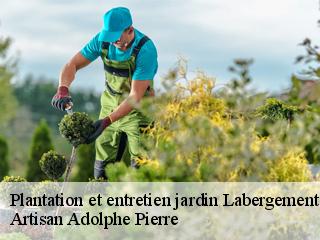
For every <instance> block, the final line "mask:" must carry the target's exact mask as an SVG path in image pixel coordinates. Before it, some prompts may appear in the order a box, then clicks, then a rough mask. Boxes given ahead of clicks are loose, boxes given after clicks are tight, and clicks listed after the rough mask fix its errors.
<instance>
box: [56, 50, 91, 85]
mask: <svg viewBox="0 0 320 240" xmlns="http://www.w3.org/2000/svg"><path fill="white" fill-rule="evenodd" d="M89 64H90V61H89V60H88V59H86V58H85V57H84V56H83V55H82V54H81V53H80V52H78V53H77V54H76V55H74V56H73V57H72V58H71V59H70V61H69V62H68V63H67V64H66V65H65V66H64V67H63V68H62V71H61V73H60V79H59V87H61V86H65V87H67V88H69V87H70V85H71V83H72V81H73V80H74V78H75V75H76V72H77V71H78V70H79V69H81V68H83V67H85V66H87V65H89Z"/></svg>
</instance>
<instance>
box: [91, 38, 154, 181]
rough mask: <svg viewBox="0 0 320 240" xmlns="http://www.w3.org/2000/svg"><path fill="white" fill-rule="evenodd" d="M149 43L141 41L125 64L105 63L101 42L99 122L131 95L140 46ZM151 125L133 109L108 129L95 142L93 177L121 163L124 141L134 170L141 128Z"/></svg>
mask: <svg viewBox="0 0 320 240" xmlns="http://www.w3.org/2000/svg"><path fill="white" fill-rule="evenodd" d="M148 40H149V38H148V37H147V36H144V37H143V38H141V39H140V41H139V43H138V44H137V46H136V47H134V49H133V51H132V55H131V57H130V58H129V59H128V60H126V61H114V60H110V59H108V57H107V56H108V49H109V45H110V43H107V42H104V43H103V44H102V56H101V57H102V60H103V65H104V70H105V78H106V82H105V85H106V89H105V91H104V92H103V93H102V96H101V112H100V116H99V119H102V118H105V117H106V116H108V115H109V114H110V113H111V112H112V111H113V110H115V109H116V108H117V107H118V106H119V105H120V104H121V103H122V101H123V100H124V99H125V98H126V97H127V96H128V94H129V93H130V89H131V80H132V75H133V72H134V70H135V63H136V57H137V56H138V53H139V51H140V49H141V47H142V46H143V44H144V43H145V42H147V41H148ZM152 89H153V81H151V83H150V87H149V88H148V91H153V90H152ZM148 91H147V92H148ZM146 95H148V93H146ZM150 123H151V121H150V120H149V119H148V118H147V117H145V116H144V115H143V114H142V113H141V112H139V111H137V110H136V109H134V110H132V111H131V112H130V113H129V114H128V115H126V116H124V117H123V118H121V119H119V120H118V121H116V122H114V123H112V124H111V125H110V126H109V127H107V128H106V129H105V130H104V131H103V133H102V134H101V135H100V136H99V137H98V138H97V140H96V159H97V160H96V163H95V177H96V178H99V177H101V172H102V171H103V172H104V168H105V166H106V164H108V163H111V162H115V161H119V160H120V159H121V156H122V153H123V151H124V146H125V144H124V141H125V140H126V139H127V142H126V143H127V146H126V147H127V149H128V151H129V154H130V160H131V165H132V166H136V161H135V160H136V159H137V158H139V157H141V156H142V152H141V150H142V149H141V128H142V127H145V126H147V125H149V124H150ZM124 134H125V135H126V137H125V135H124ZM99 171H100V174H99ZM103 174H104V173H103ZM102 177H103V176H102Z"/></svg>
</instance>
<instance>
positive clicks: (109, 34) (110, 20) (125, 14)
mask: <svg viewBox="0 0 320 240" xmlns="http://www.w3.org/2000/svg"><path fill="white" fill-rule="evenodd" d="M131 25H132V18H131V14H130V11H129V9H128V8H125V7H117V8H112V9H111V10H109V11H108V12H106V13H105V14H104V16H103V28H102V30H101V32H100V35H99V40H100V41H104V42H115V41H117V40H118V39H119V38H120V37H121V34H122V32H123V31H124V30H125V29H126V28H128V27H130V26H131Z"/></svg>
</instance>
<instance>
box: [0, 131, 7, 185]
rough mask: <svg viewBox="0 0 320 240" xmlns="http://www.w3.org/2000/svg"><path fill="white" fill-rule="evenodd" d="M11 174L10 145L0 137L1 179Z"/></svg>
mask: <svg viewBox="0 0 320 240" xmlns="http://www.w3.org/2000/svg"><path fill="white" fill-rule="evenodd" d="M8 173H9V162H8V144H7V142H6V140H5V139H4V138H1V137H0V179H3V177H4V176H6V175H8Z"/></svg>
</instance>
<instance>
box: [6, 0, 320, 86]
mask: <svg viewBox="0 0 320 240" xmlns="http://www.w3.org/2000/svg"><path fill="white" fill-rule="evenodd" d="M0 2H1V5H0V6H1V8H0V21H1V25H0V36H10V37H12V38H13V40H14V42H13V46H12V50H13V52H17V51H18V52H19V54H20V63H19V75H18V78H20V79H21V78H23V77H24V76H25V75H26V74H28V73H32V74H33V75H35V76H40V75H45V76H47V77H49V78H55V79H58V76H59V72H60V69H61V67H62V66H63V65H64V64H65V63H66V62H67V61H68V59H69V58H71V57H72V56H73V55H74V54H75V53H76V52H77V51H79V50H80V49H81V48H82V47H83V46H84V45H85V44H86V42H88V41H89V40H90V39H91V38H92V37H93V36H94V35H95V34H96V33H97V32H99V31H100V29H101V27H102V16H103V14H104V12H105V11H107V10H108V9H110V8H112V7H115V6H125V7H128V8H129V9H130V10H131V13H132V15H133V22H134V24H133V26H134V27H136V28H137V29H139V30H140V31H142V32H144V33H145V34H147V35H148V36H149V37H150V38H151V39H152V40H153V41H154V43H155V44H156V46H157V49H158V55H159V57H158V61H159V71H158V74H157V76H156V78H155V85H156V86H160V84H159V82H160V80H161V76H163V75H164V74H165V73H166V72H167V71H168V69H169V68H170V67H172V66H173V65H174V64H175V62H176V61H177V59H178V57H179V56H183V57H185V58H186V59H187V60H188V62H189V70H190V75H191V76H192V74H193V73H194V72H195V71H197V70H199V69H200V70H203V71H204V72H206V73H207V74H208V75H210V76H213V77H215V78H216V82H217V84H223V83H225V82H227V81H228V80H229V79H230V78H231V77H232V75H231V74H230V73H229V72H228V71H227V68H228V66H230V65H231V64H232V61H233V59H235V58H253V59H254V60H255V63H254V64H253V66H252V69H251V75H252V76H253V78H254V82H253V86H254V87H256V88H258V89H260V90H270V91H280V90H282V89H284V88H286V87H287V86H288V85H289V79H290V75H291V74H292V73H294V72H295V73H296V72H297V71H298V70H299V69H301V66H297V65H295V64H294V59H295V57H296V56H297V55H299V54H301V53H303V48H302V47H299V46H298V43H300V42H301V41H302V40H303V39H304V38H305V37H310V38H311V39H313V40H314V41H317V40H318V39H319V30H320V29H319V28H318V27H317V20H318V19H319V18H320V17H319V11H320V10H319V8H320V7H319V2H318V0H304V1H302V0H269V1H265V0H241V1H240V0H228V1H221V0H162V1H154V0H135V1H132V0H131V1H129V0H127V1H114V0H108V1H106V0H104V1H103V0H94V1H92V0H79V1H70V0H28V1H23V0H10V1H7V0H0ZM318 44H319V42H318ZM103 75H104V74H103V70H102V63H101V61H100V60H96V61H95V62H94V63H92V64H91V65H90V66H89V67H87V68H86V69H83V70H81V71H80V72H79V73H78V74H77V77H76V81H75V82H74V84H73V86H72V87H84V88H94V89H96V90H98V91H101V90H102V89H103V87H104V77H103Z"/></svg>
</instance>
